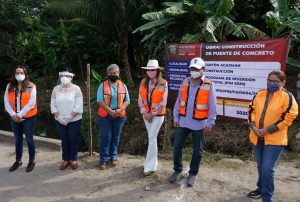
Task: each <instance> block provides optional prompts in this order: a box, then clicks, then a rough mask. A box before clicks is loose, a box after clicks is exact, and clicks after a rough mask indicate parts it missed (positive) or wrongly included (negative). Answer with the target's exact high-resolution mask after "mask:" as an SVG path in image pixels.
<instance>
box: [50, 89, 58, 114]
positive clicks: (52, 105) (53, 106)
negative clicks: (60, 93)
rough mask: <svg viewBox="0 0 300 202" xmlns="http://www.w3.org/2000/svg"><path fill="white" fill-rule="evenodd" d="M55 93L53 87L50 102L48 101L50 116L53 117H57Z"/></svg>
mask: <svg viewBox="0 0 300 202" xmlns="http://www.w3.org/2000/svg"><path fill="white" fill-rule="evenodd" d="M56 91H57V87H54V88H53V90H52V94H51V101H50V110H51V114H53V115H54V116H55V117H57V116H58V115H59V113H58V111H57V106H56Z"/></svg>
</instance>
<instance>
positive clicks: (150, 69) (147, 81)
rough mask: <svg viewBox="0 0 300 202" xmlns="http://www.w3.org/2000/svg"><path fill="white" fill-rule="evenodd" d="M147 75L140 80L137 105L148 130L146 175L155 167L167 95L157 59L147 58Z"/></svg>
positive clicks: (165, 83)
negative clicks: (158, 136) (158, 138)
mask: <svg viewBox="0 0 300 202" xmlns="http://www.w3.org/2000/svg"><path fill="white" fill-rule="evenodd" d="M142 68H143V69H146V70H147V76H146V78H144V79H143V80H142V81H141V84H140V89H139V99H138V105H139V107H140V113H141V114H142V115H143V119H144V122H145V125H146V128H147V132H148V150H147V155H146V159H145V162H144V175H145V176H148V175H151V174H152V173H154V172H155V171H156V169H157V165H158V160H157V135H158V132H159V130H160V127H161V125H162V124H163V122H164V115H165V113H166V104H167V97H168V84H167V81H166V80H165V79H163V78H162V73H161V69H162V68H161V67H159V65H158V61H157V60H155V59H154V60H149V61H148V63H147V66H146V67H142Z"/></svg>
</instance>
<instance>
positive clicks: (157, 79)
mask: <svg viewBox="0 0 300 202" xmlns="http://www.w3.org/2000/svg"><path fill="white" fill-rule="evenodd" d="M156 72H157V73H156V81H157V82H159V80H160V79H162V72H161V70H160V69H156ZM149 81H150V78H149V76H148V75H146V80H145V83H144V85H145V86H146V87H148V85H149Z"/></svg>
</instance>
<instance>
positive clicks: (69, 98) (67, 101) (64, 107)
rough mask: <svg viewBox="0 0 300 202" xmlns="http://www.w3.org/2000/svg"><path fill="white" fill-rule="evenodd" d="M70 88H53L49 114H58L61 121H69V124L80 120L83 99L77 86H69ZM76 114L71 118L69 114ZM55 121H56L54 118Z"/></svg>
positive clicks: (59, 86)
mask: <svg viewBox="0 0 300 202" xmlns="http://www.w3.org/2000/svg"><path fill="white" fill-rule="evenodd" d="M70 85H71V86H70V87H67V88H64V87H63V86H62V85H57V86H55V87H54V89H53V91H52V95H51V103H50V107H51V113H52V114H53V113H55V112H58V113H59V115H60V117H61V118H63V119H70V121H69V122H73V121H77V120H80V119H82V113H83V97H82V93H81V90H80V88H79V86H77V85H75V84H72V83H71V84H70ZM72 112H76V113H78V114H77V115H76V116H75V117H74V118H71V117H72V116H71V113H72ZM55 119H56V120H58V119H57V118H56V117H55Z"/></svg>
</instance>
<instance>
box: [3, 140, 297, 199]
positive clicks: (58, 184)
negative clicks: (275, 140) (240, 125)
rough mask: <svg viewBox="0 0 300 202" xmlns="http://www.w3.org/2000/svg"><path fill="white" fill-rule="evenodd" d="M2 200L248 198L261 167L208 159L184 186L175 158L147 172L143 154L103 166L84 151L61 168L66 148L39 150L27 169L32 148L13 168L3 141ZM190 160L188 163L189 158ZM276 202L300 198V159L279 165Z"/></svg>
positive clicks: (11, 154)
mask: <svg viewBox="0 0 300 202" xmlns="http://www.w3.org/2000/svg"><path fill="white" fill-rule="evenodd" d="M0 148H1V152H0V201H1V202H5V201H17V202H22V201H24V202H25V201H26V202H28V201H31V202H42V201H59V202H60V201H85V202H86V201H128V202H134V201H149V202H156V201H157V202H162V201H168V202H176V201H186V202H189V201H197V202H198V201H204V202H209V201H235V202H247V201H251V200H250V199H248V198H247V197H245V196H246V194H247V193H248V192H249V191H250V190H252V189H254V188H255V183H256V178H257V175H256V168H255V163H254V162H252V161H249V162H245V163H244V164H242V165H241V166H233V167H232V168H226V167H222V166H211V165H205V164H203V165H202V166H201V168H200V174H199V176H198V179H197V182H196V184H195V186H194V187H193V188H188V187H186V186H185V185H184V181H185V179H183V180H181V181H180V182H178V183H177V184H170V183H169V182H168V180H167V179H168V176H169V175H170V174H171V172H172V162H170V161H162V160H160V164H159V168H158V171H157V172H156V174H154V175H152V176H150V177H146V178H145V177H144V176H143V175H142V171H143V167H142V164H143V158H142V157H135V156H129V155H121V156H120V165H119V166H118V167H116V168H111V167H110V168H108V169H107V170H104V171H100V170H99V169H98V168H97V167H96V166H97V164H98V156H94V157H87V156H84V155H85V154H80V155H81V158H80V161H79V168H78V169H77V170H76V171H72V170H71V169H70V168H68V169H67V170H65V171H60V170H59V169H58V167H59V164H60V162H61V160H60V159H61V153H60V152H57V151H51V150H45V149H41V148H38V149H37V164H36V168H35V170H34V171H33V172H31V173H26V172H25V168H26V164H27V159H28V156H27V150H26V149H25V151H24V157H23V166H22V167H21V168H19V169H18V170H17V171H15V172H12V173H10V172H8V168H9V166H10V165H11V164H12V163H13V161H14V147H13V145H11V144H8V143H3V142H2V143H0ZM185 165H187V163H185ZM276 174H277V175H276V178H277V179H276V195H275V197H274V201H284V202H287V201H290V202H294V201H300V160H299V159H298V160H294V161H293V162H283V161H281V162H280V163H279V165H278V167H277V170H276Z"/></svg>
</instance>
